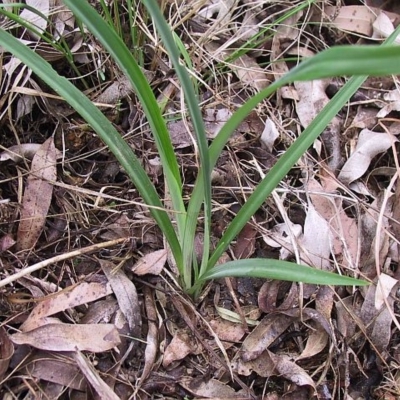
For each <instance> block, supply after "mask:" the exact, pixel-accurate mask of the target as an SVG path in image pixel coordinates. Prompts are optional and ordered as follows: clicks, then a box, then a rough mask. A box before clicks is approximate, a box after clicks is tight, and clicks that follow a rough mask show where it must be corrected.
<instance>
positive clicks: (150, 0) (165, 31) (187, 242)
mask: <svg viewBox="0 0 400 400" xmlns="http://www.w3.org/2000/svg"><path fill="white" fill-rule="evenodd" d="M142 1H143V4H144V5H145V6H146V8H147V9H148V11H149V13H150V15H151V16H152V18H153V20H154V23H155V26H156V28H157V31H158V32H159V34H160V36H161V38H162V39H163V43H164V46H165V47H166V49H167V50H168V55H169V57H170V59H171V61H172V63H173V65H174V67H175V71H176V74H177V75H178V77H179V81H180V83H181V85H182V90H183V92H184V94H185V102H186V104H187V107H188V110H189V114H190V117H191V120H192V124H193V128H194V131H195V134H196V139H197V146H198V151H199V158H200V171H201V172H202V173H201V179H202V180H203V184H202V191H201V193H200V192H199V193H198V195H199V196H201V197H202V199H204V215H205V218H204V238H205V240H204V245H203V257H202V268H203V269H205V268H206V266H207V261H208V257H209V237H210V223H211V168H210V157H209V150H208V144H207V138H206V134H205V127H204V121H203V117H202V115H201V110H200V107H199V98H198V96H197V94H196V92H195V90H194V87H193V83H192V80H191V77H190V75H189V74H188V72H187V71H186V69H185V68H184V67H183V66H182V65H181V62H180V55H181V53H180V51H179V49H178V47H177V45H176V43H175V41H174V38H173V35H172V33H171V27H170V26H169V25H168V23H167V22H166V21H165V19H164V17H163V15H162V13H161V10H160V8H159V6H158V4H157V1H156V0H142ZM189 228H190V227H189ZM182 244H183V258H184V263H185V265H186V268H187V269H186V274H185V275H186V276H184V278H185V281H186V286H187V287H190V286H191V269H192V268H193V262H192V261H193V245H194V235H193V232H192V231H191V229H187V230H186V231H185V235H184V238H183V242H182Z"/></svg>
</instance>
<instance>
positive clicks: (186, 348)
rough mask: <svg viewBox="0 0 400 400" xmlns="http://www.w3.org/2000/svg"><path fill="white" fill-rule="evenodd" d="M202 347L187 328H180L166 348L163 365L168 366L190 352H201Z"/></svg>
mask: <svg viewBox="0 0 400 400" xmlns="http://www.w3.org/2000/svg"><path fill="white" fill-rule="evenodd" d="M200 352H201V347H200V346H198V344H197V343H196V339H195V338H194V337H192V336H190V335H189V334H188V333H187V332H186V331H185V330H183V329H180V330H178V331H177V332H176V333H175V335H174V337H173V338H172V340H171V343H170V344H169V345H168V347H167V348H166V349H165V352H164V358H163V362H162V364H163V367H164V368H166V367H168V365H170V364H171V363H172V362H174V361H177V360H182V359H184V358H185V357H186V356H187V355H188V354H199V353H200Z"/></svg>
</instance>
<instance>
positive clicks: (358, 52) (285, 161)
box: [189, 27, 400, 279]
mask: <svg viewBox="0 0 400 400" xmlns="http://www.w3.org/2000/svg"><path fill="white" fill-rule="evenodd" d="M399 32H400V27H398V28H397V29H396V31H395V33H394V34H393V35H391V36H390V37H389V38H388V39H387V41H386V42H385V43H386V44H390V43H391V42H392V41H393V40H394V38H395V37H396V36H397V35H398V33H399ZM342 59H345V60H346V61H345V62H343V63H342ZM360 59H361V60H362V61H363V62H362V63H360ZM399 59H400V47H398V46H393V47H389V46H388V47H386V46H378V47H377V46H362V47H354V46H342V47H339V48H332V49H328V50H325V51H323V52H321V53H320V54H318V55H316V56H314V57H312V58H310V59H307V60H305V61H303V62H302V63H301V64H299V65H298V66H297V67H295V68H294V69H293V70H291V71H290V72H289V73H288V74H287V75H286V76H284V77H283V78H281V79H280V80H279V81H277V82H276V83H274V84H273V85H271V86H270V87H269V88H267V89H265V90H264V91H262V92H260V93H259V94H257V95H256V96H254V97H253V98H252V99H250V100H249V101H248V102H247V103H245V104H244V105H243V106H242V107H241V108H240V109H239V110H237V111H236V112H235V113H234V115H233V116H232V117H231V118H230V120H229V121H228V122H227V123H226V124H225V126H224V127H223V128H222V129H221V131H220V133H219V134H218V136H217V138H216V139H215V140H214V142H213V144H212V146H211V149H210V158H211V165H212V166H214V165H215V164H214V162H216V160H217V157H218V155H219V154H220V152H221V151H222V148H223V146H224V145H225V143H226V141H227V140H228V138H229V137H230V134H231V132H233V130H234V129H235V128H236V127H237V126H238V125H239V123H240V122H241V121H242V120H243V119H244V118H245V117H246V116H247V115H248V114H249V113H250V111H251V110H252V109H254V107H255V106H256V105H257V104H258V103H259V102H260V101H261V100H262V99H264V98H265V97H267V96H269V95H270V94H272V93H273V92H274V91H275V90H276V89H277V88H279V87H281V86H283V85H285V84H288V83H290V82H293V81H296V80H312V79H322V78H326V77H329V76H343V75H358V74H359V75H364V76H359V77H353V78H352V79H350V81H349V82H347V84H346V85H345V86H344V87H343V88H342V90H341V91H339V92H338V93H337V94H336V96H335V97H334V98H333V99H332V100H331V101H330V102H329V104H328V105H327V106H326V107H325V108H324V109H323V110H322V111H321V113H320V114H319V115H318V116H317V118H315V119H314V121H313V122H312V123H311V124H310V125H309V126H308V128H307V129H305V130H304V131H303V133H302V134H301V135H300V136H299V138H298V139H297V140H296V142H295V143H294V144H293V145H292V146H291V147H290V148H289V149H288V150H287V151H286V153H285V154H283V155H282V156H281V158H280V159H279V160H278V161H277V163H276V164H275V165H274V167H273V168H272V169H271V170H270V172H269V173H268V174H267V175H266V176H265V178H264V179H263V181H262V182H261V183H260V184H259V185H258V186H257V188H256V189H255V191H254V193H253V194H252V195H251V196H250V198H249V199H248V200H247V202H246V203H245V204H244V206H243V207H242V208H241V209H240V211H239V213H238V214H237V216H236V217H235V218H234V220H233V221H232V222H231V223H230V225H229V226H228V228H227V230H226V231H225V233H224V235H223V236H222V238H221V240H220V241H219V243H218V245H217V247H216V249H215V251H214V253H213V254H212V256H211V257H210V260H209V264H208V266H207V269H210V268H212V267H213V266H214V265H215V263H216V262H217V261H218V259H219V257H220V256H221V255H222V253H223V251H225V249H226V248H227V247H228V246H229V243H230V242H231V241H232V240H233V239H234V238H235V237H236V236H237V234H238V233H239V232H240V231H241V229H242V228H243V227H244V225H245V224H246V222H247V221H249V219H250V218H251V217H252V216H253V215H254V214H255V212H256V211H257V210H258V208H259V207H260V206H261V204H262V203H263V202H264V201H265V199H266V198H267V197H268V196H269V195H270V194H271V192H272V190H273V189H275V188H276V187H277V186H278V184H279V182H280V181H281V180H282V179H283V178H284V177H285V175H286V174H287V173H288V172H289V170H290V169H291V168H292V167H293V165H294V164H295V163H296V162H297V161H298V159H299V158H300V157H301V156H302V155H303V154H304V153H305V151H307V149H308V148H309V147H310V146H311V145H312V143H313V142H314V140H315V139H316V138H317V137H318V136H319V135H320V134H321V132H322V131H323V130H324V129H325V127H326V126H327V125H328V123H329V122H330V121H331V120H332V118H333V117H334V116H335V115H336V114H337V113H338V112H339V110H340V109H341V108H342V107H343V105H344V104H345V103H346V102H347V101H348V99H349V98H350V97H351V96H352V94H353V93H354V92H355V91H356V90H357V89H358V87H359V86H361V84H362V83H363V82H364V80H365V79H366V74H369V75H376V76H380V75H390V74H396V73H399V72H400V63H399ZM378 60H379V62H378ZM189 209H190V207H189ZM200 279H202V276H200Z"/></svg>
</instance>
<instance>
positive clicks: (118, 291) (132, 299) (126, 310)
mask: <svg viewBox="0 0 400 400" xmlns="http://www.w3.org/2000/svg"><path fill="white" fill-rule="evenodd" d="M99 263H100V265H101V268H102V269H103V271H104V274H105V275H106V277H107V279H108V281H109V283H110V285H111V287H112V289H113V291H114V294H115V297H116V298H117V301H118V305H119V307H120V309H121V311H122V313H123V314H124V316H125V318H126V320H127V321H128V325H129V329H130V331H131V332H130V333H131V335H133V336H134V337H141V332H142V319H141V314H140V305H139V298H138V294H137V291H136V287H135V285H134V284H133V282H132V281H131V280H130V279H129V278H128V277H127V276H126V275H125V273H124V271H123V270H122V269H117V270H114V268H115V265H114V264H113V263H111V262H109V261H105V260H99Z"/></svg>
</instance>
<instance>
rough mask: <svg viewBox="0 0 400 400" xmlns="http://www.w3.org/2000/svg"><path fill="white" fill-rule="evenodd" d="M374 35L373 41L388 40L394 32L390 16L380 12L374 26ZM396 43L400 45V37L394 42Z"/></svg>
mask: <svg viewBox="0 0 400 400" xmlns="http://www.w3.org/2000/svg"><path fill="white" fill-rule="evenodd" d="M372 28H373V35H372V39H374V38H377V39H387V38H388V37H389V36H390V35H391V34H392V33H393V32H394V26H393V22H392V21H391V20H390V18H389V16H388V15H387V14H385V13H384V12H380V13H379V15H378V17H377V18H376V20H375V21H374V23H373V24H372ZM394 42H395V43H397V44H400V35H398V36H397V37H396V39H395V40H394Z"/></svg>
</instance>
